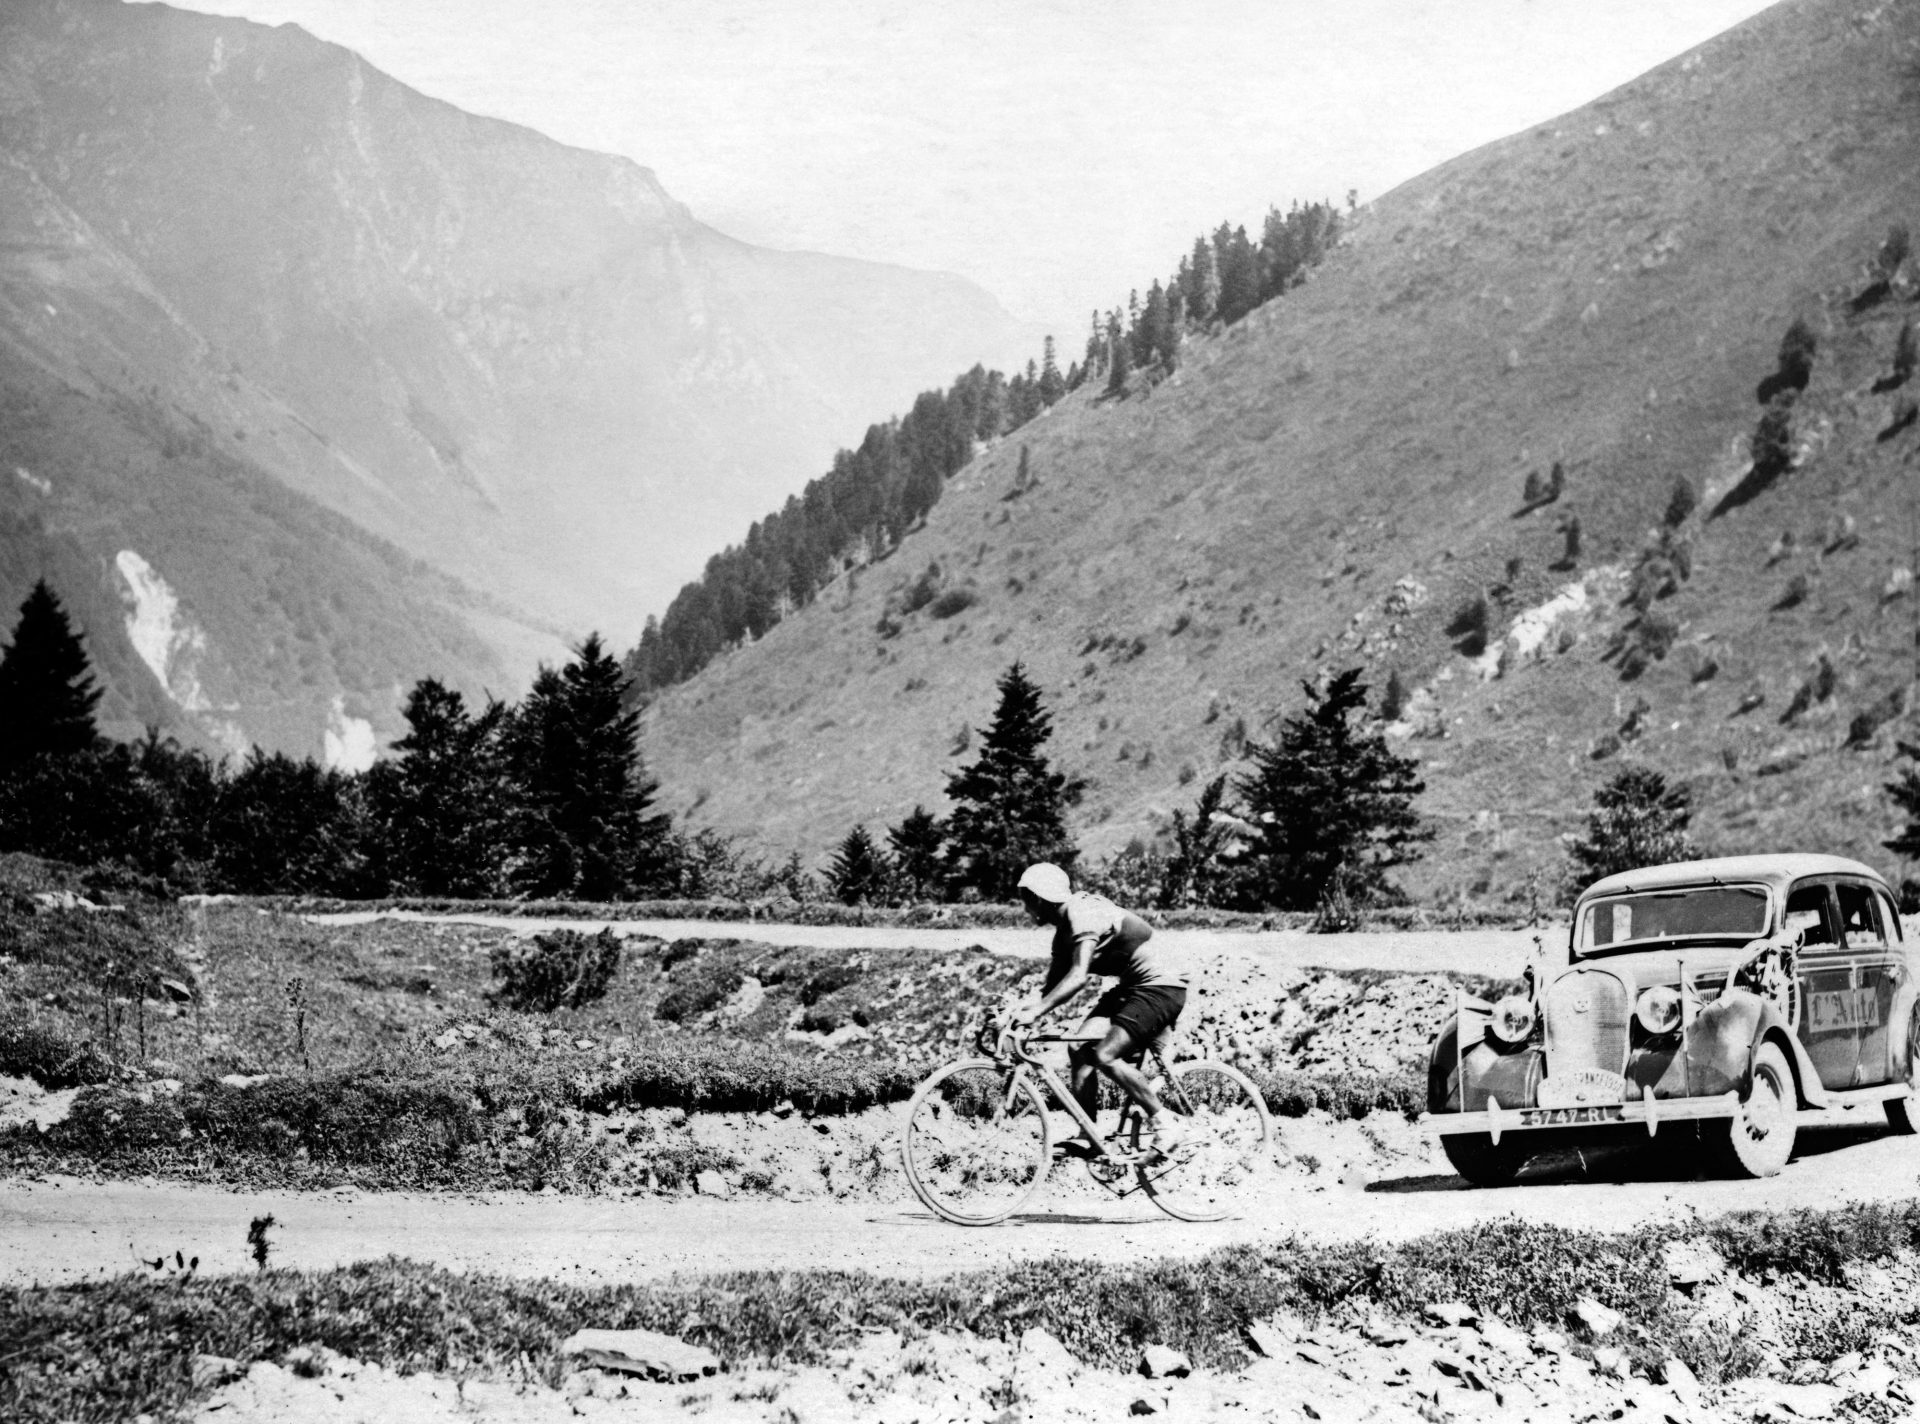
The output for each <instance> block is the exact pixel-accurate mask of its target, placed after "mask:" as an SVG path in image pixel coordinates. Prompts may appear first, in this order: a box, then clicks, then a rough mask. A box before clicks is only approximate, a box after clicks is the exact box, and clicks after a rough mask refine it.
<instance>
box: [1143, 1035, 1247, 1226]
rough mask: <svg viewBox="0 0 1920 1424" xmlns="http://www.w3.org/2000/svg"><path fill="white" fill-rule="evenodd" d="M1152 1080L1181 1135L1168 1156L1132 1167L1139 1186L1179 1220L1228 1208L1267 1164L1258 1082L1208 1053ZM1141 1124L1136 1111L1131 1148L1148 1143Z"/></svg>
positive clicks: (1223, 1213) (1214, 1215)
mask: <svg viewBox="0 0 1920 1424" xmlns="http://www.w3.org/2000/svg"><path fill="white" fill-rule="evenodd" d="M1169 1079H1170V1080H1171V1082H1169V1081H1168V1080H1169ZM1153 1086H1154V1090H1155V1091H1156V1092H1158V1093H1159V1095H1160V1104H1161V1106H1162V1107H1163V1108H1164V1109H1165V1110H1166V1112H1167V1113H1168V1114H1169V1115H1171V1117H1172V1119H1173V1121H1174V1122H1175V1123H1177V1124H1178V1125H1179V1127H1180V1130H1181V1131H1182V1133H1184V1134H1185V1136H1186V1139H1187V1140H1186V1141H1185V1142H1184V1143H1183V1144H1182V1145H1181V1146H1180V1147H1179V1148H1178V1149H1177V1150H1176V1151H1175V1152H1174V1153H1173V1154H1172V1156H1171V1157H1169V1158H1166V1159H1163V1160H1160V1161H1156V1162H1144V1163H1142V1164H1141V1165H1140V1166H1139V1167H1138V1168H1136V1169H1135V1170H1136V1172H1137V1174H1138V1176H1139V1179H1140V1186H1141V1189H1142V1190H1144V1191H1145V1192H1146V1194H1147V1195H1148V1196H1150V1197H1152V1198H1153V1204H1154V1205H1155V1206H1157V1207H1159V1208H1160V1210H1162V1211H1164V1212H1165V1213H1166V1214H1167V1215H1168V1216H1172V1217H1177V1218H1179V1219H1180V1220H1181V1221H1220V1220H1222V1219H1224V1218H1226V1217H1229V1216H1232V1215H1233V1214H1234V1213H1235V1212H1236V1211H1237V1210H1239V1208H1240V1206H1241V1197H1242V1195H1243V1194H1244V1192H1245V1191H1246V1189H1247V1188H1248V1187H1250V1186H1252V1185H1253V1184H1254V1183H1255V1181H1256V1179H1257V1178H1258V1177H1259V1176H1261V1175H1262V1173H1263V1172H1264V1171H1265V1170H1266V1169H1267V1168H1268V1167H1269V1166H1270V1165H1271V1162H1270V1154H1271V1153H1272V1151H1273V1117H1272V1115H1271V1114H1270V1113H1269V1112H1268V1111H1267V1104H1266V1100H1265V1099H1263V1098H1262V1097H1261V1096H1260V1090H1259V1089H1258V1088H1256V1087H1255V1086H1254V1085H1253V1081H1252V1080H1251V1079H1250V1078H1248V1077H1247V1075H1246V1074H1244V1073H1242V1072H1241V1071H1240V1070H1239V1069H1238V1068H1235V1067H1233V1066H1232V1065H1231V1064H1227V1063H1221V1062H1219V1061H1217V1060H1215V1059H1211V1058H1202V1059H1197V1060H1195V1061H1193V1062H1191V1063H1175V1064H1173V1065H1171V1066H1170V1067H1169V1068H1168V1070H1167V1077H1166V1078H1163V1079H1159V1080H1157V1081H1156V1082H1155V1083H1154V1085H1153ZM1141 1132H1142V1119H1141V1117H1140V1115H1139V1114H1138V1113H1136V1114H1134V1117H1133V1126H1132V1128H1131V1131H1130V1136H1134V1137H1135V1140H1134V1141H1130V1142H1129V1143H1128V1144H1127V1145H1128V1146H1129V1147H1130V1148H1131V1147H1144V1146H1145V1145H1146V1144H1145V1142H1144V1139H1143V1138H1141V1137H1139V1136H1138V1134H1140V1133H1141Z"/></svg>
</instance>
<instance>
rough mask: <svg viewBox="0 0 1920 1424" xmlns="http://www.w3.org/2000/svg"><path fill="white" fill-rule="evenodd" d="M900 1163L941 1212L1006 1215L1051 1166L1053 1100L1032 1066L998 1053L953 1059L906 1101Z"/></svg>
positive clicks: (964, 1221) (981, 1220) (983, 1218)
mask: <svg viewBox="0 0 1920 1424" xmlns="http://www.w3.org/2000/svg"><path fill="white" fill-rule="evenodd" d="M900 1162H901V1165H902V1166H903V1167H904V1168H905V1169H906V1173H907V1181H908V1183H909V1184H911V1185H912V1187H913V1194H914V1195H915V1196H917V1197H919V1198H920V1200H921V1201H923V1202H925V1203H926V1205H927V1208H928V1209H929V1210H930V1211H932V1212H934V1213H935V1214H936V1215H938V1216H941V1217H943V1218H945V1219H946V1220H948V1221H951V1222H954V1223H956V1224H957V1225H960V1226H991V1225H993V1224H994V1223H995V1222H997V1221H1005V1220H1006V1219H1007V1218H1008V1217H1010V1216H1012V1215H1013V1214H1014V1213H1015V1212H1016V1211H1018V1210H1020V1208H1021V1207H1022V1206H1024V1205H1025V1204H1026V1201H1027V1198H1029V1197H1031V1196H1032V1195H1033V1194H1034V1193H1035V1192H1036V1191H1038V1190H1039V1188H1040V1184H1041V1183H1042V1182H1044V1181H1045V1180H1046V1179H1047V1170H1048V1168H1049V1167H1051V1166H1052V1163H1053V1157H1052V1142H1051V1139H1050V1134H1049V1128H1048V1124H1047V1104H1046V1099H1045V1098H1043V1097H1042V1096H1041V1095H1040V1090H1039V1089H1038V1088H1037V1087H1035V1086H1034V1083H1033V1080H1032V1079H1030V1078H1029V1077H1027V1075H1026V1074H1025V1073H1023V1072H1020V1071H1019V1070H1018V1069H1016V1068H1009V1067H1007V1066H1005V1065H1003V1064H1000V1063H996V1062H994V1061H993V1060H992V1059H991V1058H963V1059H961V1060H960V1061H959V1062H957V1063H949V1064H948V1065H947V1066H946V1067H944V1068H941V1069H939V1070H938V1071H937V1072H935V1073H934V1075H933V1076H932V1077H930V1078H928V1079H927V1081H926V1082H924V1083H922V1084H921V1085H920V1089H919V1091H918V1092H916V1093H915V1094H914V1095H913V1101H912V1102H911V1103H910V1104H909V1105H908V1107H907V1123H906V1126H905V1128H903V1129H902V1131H901V1135H900Z"/></svg>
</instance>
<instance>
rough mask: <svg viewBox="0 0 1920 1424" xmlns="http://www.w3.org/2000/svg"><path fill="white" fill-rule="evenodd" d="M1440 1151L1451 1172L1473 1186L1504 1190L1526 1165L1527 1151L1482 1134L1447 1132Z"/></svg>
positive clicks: (1518, 1145)
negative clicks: (1451, 1166) (1449, 1163)
mask: <svg viewBox="0 0 1920 1424" xmlns="http://www.w3.org/2000/svg"><path fill="white" fill-rule="evenodd" d="M1440 1150H1441V1151H1443V1152H1445V1153H1446V1154H1447V1160H1448V1161H1449V1162H1451V1163H1453V1170H1454V1171H1456V1172H1458V1173H1459V1174H1460V1175H1461V1176H1463V1177H1465V1178H1466V1179H1467V1180H1468V1181H1469V1182H1471V1183H1473V1185H1474V1186H1476V1187H1504V1186H1506V1185H1508V1184H1509V1183H1510V1182H1512V1181H1513V1179H1514V1178H1515V1177H1517V1176H1519V1175H1520V1169H1521V1168H1522V1167H1524V1166H1526V1165H1527V1157H1528V1156H1529V1155H1530V1154H1529V1153H1528V1152H1527V1150H1526V1149H1525V1148H1524V1147H1522V1146H1521V1145H1520V1144H1519V1143H1517V1142H1512V1141H1507V1142H1500V1143H1496V1142H1495V1141H1494V1140H1493V1139H1492V1137H1490V1136H1489V1135H1488V1134H1486V1133H1484V1132H1450V1133H1448V1134H1447V1135H1446V1136H1445V1137H1443V1138H1441V1139H1440Z"/></svg>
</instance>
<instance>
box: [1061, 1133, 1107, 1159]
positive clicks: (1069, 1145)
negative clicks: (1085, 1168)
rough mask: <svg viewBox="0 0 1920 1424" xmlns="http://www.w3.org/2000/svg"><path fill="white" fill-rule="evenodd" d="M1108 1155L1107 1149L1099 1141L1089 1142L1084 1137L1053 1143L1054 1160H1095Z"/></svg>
mask: <svg viewBox="0 0 1920 1424" xmlns="http://www.w3.org/2000/svg"><path fill="white" fill-rule="evenodd" d="M1106 1155H1107V1153H1106V1149H1105V1148H1103V1147H1101V1146H1100V1144H1099V1143H1097V1142H1089V1141H1087V1139H1086V1138H1084V1137H1072V1138H1068V1139H1067V1140H1066V1141H1065V1142H1056V1143H1054V1144H1053V1160H1054V1161H1056V1162H1065V1161H1068V1160H1072V1161H1077V1162H1093V1161H1097V1160H1099V1159H1100V1158H1102V1157H1105V1156H1106Z"/></svg>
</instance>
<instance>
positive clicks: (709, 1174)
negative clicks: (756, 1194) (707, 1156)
mask: <svg viewBox="0 0 1920 1424" xmlns="http://www.w3.org/2000/svg"><path fill="white" fill-rule="evenodd" d="M693 1189H694V1190H695V1191H696V1192H698V1193H700V1195H701V1196H703V1197H730V1196H732V1195H733V1187H732V1186H731V1185H730V1184H729V1183H728V1181H727V1179H726V1178H725V1177H723V1176H721V1175H720V1174H719V1173H718V1172H716V1171H714V1170H713V1168H711V1167H709V1168H707V1169H706V1171H704V1172H699V1173H696V1174H695V1175H694V1179H693Z"/></svg>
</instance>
